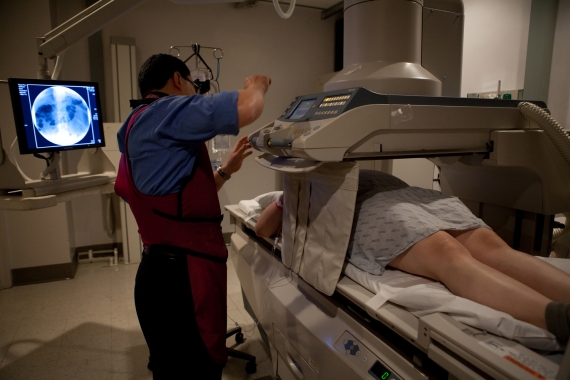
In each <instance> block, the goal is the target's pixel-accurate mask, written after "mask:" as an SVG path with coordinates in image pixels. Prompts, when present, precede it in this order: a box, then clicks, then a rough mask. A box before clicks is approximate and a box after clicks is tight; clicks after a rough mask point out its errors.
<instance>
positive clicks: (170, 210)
mask: <svg viewBox="0 0 570 380" xmlns="http://www.w3.org/2000/svg"><path fill="white" fill-rule="evenodd" d="M146 108H147V107H141V109H139V110H138V111H137V112H136V113H135V114H134V115H133V116H132V117H131V119H130V121H129V124H128V125H127V133H126V137H125V152H124V154H123V155H122V156H121V161H120V163H119V171H118V174H117V180H116V182H115V192H116V193H117V195H119V196H120V197H122V198H123V199H125V200H127V202H128V203H129V206H130V208H131V210H132V212H133V214H134V216H135V219H136V221H137V224H138V227H139V233H140V235H141V239H142V241H143V243H144V245H145V246H152V245H168V246H173V247H178V248H182V249H184V250H186V251H187V252H188V251H190V252H188V255H187V263H188V275H189V278H190V287H191V289H192V297H193V299H194V310H195V313H196V321H197V323H198V328H199V329H200V335H201V336H202V339H203V341H204V343H205V345H206V348H207V349H208V353H209V354H210V356H211V357H212V359H213V360H214V361H215V362H216V363H218V364H220V365H223V364H225V363H226V361H227V357H228V356H227V349H226V302H227V298H226V292H227V271H226V270H227V268H226V261H227V257H228V251H227V248H226V246H225V243H224V240H223V236H222V228H221V226H220V222H221V217H222V215H221V210H220V204H219V200H218V194H217V190H216V184H215V181H214V175H213V173H212V168H211V165H210V158H209V156H208V150H207V148H206V145H205V144H203V143H202V144H201V146H200V153H199V155H198V157H197V160H196V163H195V168H194V172H193V173H192V175H191V177H190V179H189V180H188V182H187V183H186V185H185V186H184V187H183V188H182V190H180V192H179V193H175V194H169V195H165V196H157V197H153V196H148V195H144V194H143V193H141V192H139V191H138V190H137V188H136V187H135V184H134V182H133V179H132V175H131V170H130V164H129V159H128V157H129V153H128V148H127V147H128V138H129V133H130V131H131V129H132V127H133V125H134V124H135V120H136V119H137V117H138V116H139V115H140V114H141V113H142V112H143V111H144V110H145V109H146Z"/></svg>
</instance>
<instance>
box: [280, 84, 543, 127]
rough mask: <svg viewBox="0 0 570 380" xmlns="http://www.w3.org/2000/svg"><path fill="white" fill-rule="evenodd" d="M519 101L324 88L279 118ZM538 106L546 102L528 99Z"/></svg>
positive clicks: (515, 103) (292, 105)
mask: <svg viewBox="0 0 570 380" xmlns="http://www.w3.org/2000/svg"><path fill="white" fill-rule="evenodd" d="M520 102H521V101H519V100H503V99H475V98H453V97H442V96H417V95H394V94H392V95H390V94H379V93H376V92H372V91H369V90H367V89H365V88H363V87H355V88H347V89H342V90H334V91H326V92H321V93H318V94H310V95H303V96H298V97H296V98H295V99H293V101H292V102H291V103H290V104H289V105H288V106H287V108H286V109H285V111H283V113H282V114H281V116H280V117H279V118H278V120H281V121H285V122H301V121H310V120H323V119H329V118H334V117H337V116H339V115H341V114H342V113H344V112H347V111H350V110H351V109H354V108H357V107H362V106H366V105H371V104H399V105H401V104H408V105H425V106H430V105H431V106H433V105H438V106H447V107H501V108H516V107H517V106H518V104H519V103H520ZM530 102H531V103H534V104H536V105H537V106H539V107H541V108H546V104H545V103H544V102H541V101H530Z"/></svg>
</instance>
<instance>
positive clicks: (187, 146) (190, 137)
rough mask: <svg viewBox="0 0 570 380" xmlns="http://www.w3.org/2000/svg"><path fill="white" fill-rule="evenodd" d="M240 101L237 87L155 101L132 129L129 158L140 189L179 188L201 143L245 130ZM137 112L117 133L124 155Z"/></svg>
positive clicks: (157, 193)
mask: <svg viewBox="0 0 570 380" xmlns="http://www.w3.org/2000/svg"><path fill="white" fill-rule="evenodd" d="M237 99H238V93H237V91H232V92H221V93H219V94H215V95H212V96H202V95H193V96H178V95H170V96H166V97H163V98H160V99H158V100H156V101H154V102H153V103H151V104H150V105H149V106H148V108H147V109H146V110H145V111H143V113H141V114H140V115H139V116H138V117H137V119H136V120H135V124H134V125H133V127H132V128H131V131H130V132H129V160H130V164H131V170H132V176H133V181H134V183H135V186H136V187H137V189H138V190H139V191H140V192H141V193H143V194H145V195H151V196H161V195H167V194H172V193H176V192H178V191H179V190H180V189H181V186H182V184H183V183H184V182H185V180H186V179H187V178H188V177H189V176H190V175H191V174H192V170H193V168H194V164H195V162H196V157H197V156H198V153H199V149H200V144H201V143H203V142H205V141H208V140H210V139H212V138H214V136H216V135H219V134H225V135H237V134H238V133H239V128H238V114H237ZM137 110H138V108H137V109H135V111H137ZM135 111H134V112H135ZM134 112H133V113H131V115H129V117H128V118H127V120H126V121H125V123H124V124H123V126H122V127H121V129H120V130H119V132H118V133H117V138H118V143H119V150H120V151H121V153H124V152H125V148H124V146H125V145H124V142H125V137H126V131H127V125H128V124H129V120H130V119H131V117H132V115H133V114H134Z"/></svg>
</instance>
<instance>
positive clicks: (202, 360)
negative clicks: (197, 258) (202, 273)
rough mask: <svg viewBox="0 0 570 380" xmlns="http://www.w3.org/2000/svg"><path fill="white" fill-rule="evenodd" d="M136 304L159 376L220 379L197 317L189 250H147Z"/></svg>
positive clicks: (160, 379) (162, 378)
mask: <svg viewBox="0 0 570 380" xmlns="http://www.w3.org/2000/svg"><path fill="white" fill-rule="evenodd" d="M135 305H136V309H137V315H138V318H139V323H140V325H141V328H142V331H143V334H144V337H145V339H146V342H147V344H148V347H149V350H150V357H151V362H152V371H153V379H154V380H165V379H167V380H177V379H200V380H209V379H216V380H219V379H221V377H222V368H223V367H222V366H219V365H217V364H216V363H214V362H213V360H212V359H211V358H210V355H209V354H208V352H207V350H206V346H205V345H204V342H203V340H202V338H201V337H200V332H199V330H198V325H197V323H196V317H195V314H194V302H193V300H192V293H191V290H190V280H189V278H188V266H187V263H186V255H177V256H175V257H167V256H164V255H161V254H157V253H154V252H153V253H151V254H146V253H143V256H142V261H141V263H140V266H139V269H138V272H137V277H136V283H135Z"/></svg>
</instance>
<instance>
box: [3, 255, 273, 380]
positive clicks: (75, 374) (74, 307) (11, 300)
mask: <svg viewBox="0 0 570 380" xmlns="http://www.w3.org/2000/svg"><path fill="white" fill-rule="evenodd" d="M137 267H138V265H137V264H135V265H121V264H120V265H118V266H115V267H110V266H109V265H108V263H105V262H95V263H91V264H80V265H79V266H78V269H77V274H76V276H75V278H74V279H73V280H65V281H55V282H48V283H42V284H34V285H25V286H16V287H13V288H11V289H4V290H0V379H1V380H16V379H33V380H40V379H42V380H43V379H50V380H60V379H68V380H71V379H81V380H89V379H97V380H104V379H113V380H115V379H117V380H119V379H133V380H134V379H136V380H139V379H140V380H145V379H152V372H150V371H149V370H147V368H146V365H147V359H148V349H147V347H146V343H145V340H144V337H143V335H142V332H141V330H140V327H139V325H138V320H137V316H136V312H135V305H134V300H133V289H134V279H135V274H136V271H137ZM232 320H234V321H237V322H238V323H239V324H242V325H244V326H245V332H244V335H245V338H246V341H245V342H244V343H243V344H241V345H239V346H236V348H237V349H239V350H242V351H244V352H248V353H250V354H253V355H255V356H256V357H257V372H256V373H255V374H253V375H247V374H246V372H245V361H243V360H239V359H234V358H230V360H229V361H228V364H227V366H226V368H225V369H224V372H223V379H224V380H231V379H259V378H264V379H265V378H267V379H270V378H271V377H270V375H271V371H272V365H271V360H270V359H269V357H268V356H269V353H268V348H266V346H265V344H264V343H263V341H262V340H261V338H260V336H259V332H258V330H257V329H256V328H254V323H253V321H252V319H251V317H250V316H249V315H248V314H247V312H246V311H245V310H244V307H243V301H242V298H241V292H240V285H239V280H238V278H237V275H236V273H235V270H234V268H233V265H232V263H231V260H228V327H233V326H234V322H233V321H232ZM227 344H228V347H232V346H235V338H233V337H231V338H229V339H228V342H227ZM267 376H269V377H267Z"/></svg>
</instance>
